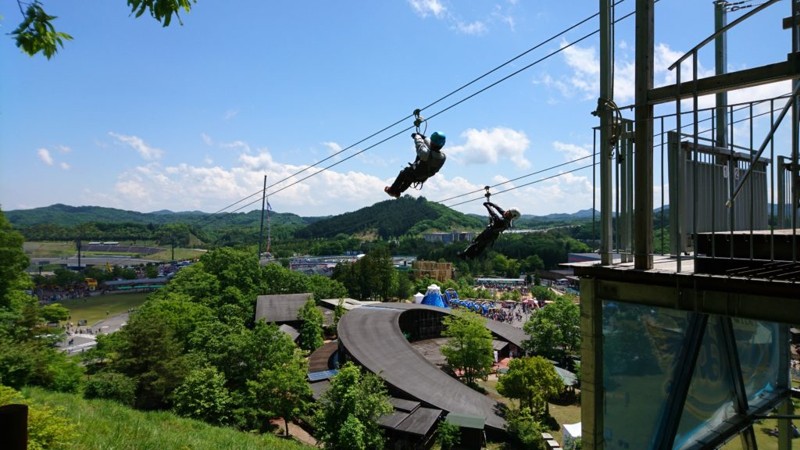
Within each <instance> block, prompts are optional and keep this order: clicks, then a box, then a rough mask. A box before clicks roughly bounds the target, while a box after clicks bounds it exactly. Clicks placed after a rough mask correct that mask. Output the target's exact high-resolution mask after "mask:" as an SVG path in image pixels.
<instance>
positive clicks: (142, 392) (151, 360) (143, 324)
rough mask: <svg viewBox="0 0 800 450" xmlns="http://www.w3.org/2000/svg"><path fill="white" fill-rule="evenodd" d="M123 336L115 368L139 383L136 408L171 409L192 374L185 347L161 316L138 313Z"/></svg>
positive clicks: (114, 363) (137, 384)
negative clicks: (187, 374) (183, 384)
mask: <svg viewBox="0 0 800 450" xmlns="http://www.w3.org/2000/svg"><path fill="white" fill-rule="evenodd" d="M118 333H119V334H120V340H119V348H117V349H116V350H117V360H115V361H114V362H113V363H112V364H111V369H112V370H114V371H117V372H120V373H123V374H125V375H127V376H129V377H131V378H133V379H134V380H135V382H136V407H138V408H142V409H158V408H165V407H168V406H169V405H170V403H171V400H172V399H171V396H172V393H173V392H174V391H175V389H176V388H177V387H178V386H180V384H181V382H182V381H183V378H184V376H185V375H186V373H187V372H188V370H187V369H188V367H187V361H186V358H185V357H184V356H183V355H182V353H183V348H182V346H181V344H180V342H178V340H177V339H175V336H174V332H173V331H172V330H171V329H170V328H169V326H168V324H167V322H166V321H165V320H164V319H162V318H161V317H160V316H158V315H150V314H141V313H138V314H134V315H133V316H132V317H131V320H130V322H129V323H128V325H126V326H125V327H124V328H122V330H120V331H118Z"/></svg>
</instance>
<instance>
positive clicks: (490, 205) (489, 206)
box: [483, 202, 503, 220]
mask: <svg viewBox="0 0 800 450" xmlns="http://www.w3.org/2000/svg"><path fill="white" fill-rule="evenodd" d="M483 206H485V207H486V210H487V211H489V216H490V217H491V218H492V219H494V220H500V218H501V217H502V216H503V210H502V209H500V207H498V206H497V205H495V204H494V203H492V202H483ZM492 208H494V209H496V210H497V211H499V212H500V215H498V214H497V212H495V211H494V209H492Z"/></svg>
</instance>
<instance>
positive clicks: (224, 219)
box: [4, 196, 599, 245]
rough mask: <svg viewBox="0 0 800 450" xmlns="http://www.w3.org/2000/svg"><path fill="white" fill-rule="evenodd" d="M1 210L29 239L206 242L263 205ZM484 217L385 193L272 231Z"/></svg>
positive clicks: (235, 230) (274, 222)
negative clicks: (212, 209) (234, 209)
mask: <svg viewBox="0 0 800 450" xmlns="http://www.w3.org/2000/svg"><path fill="white" fill-rule="evenodd" d="M523 213H524V211H523ZM4 214H5V216H6V217H7V218H8V220H9V222H11V224H12V225H13V226H14V228H16V229H18V230H20V232H22V234H23V235H25V236H26V238H27V239H30V240H42V239H54V240H59V239H67V240H71V239H75V238H77V237H78V235H79V234H78V233H79V232H78V231H77V229H76V227H79V226H83V225H85V224H92V225H93V226H91V227H87V228H85V229H84V231H83V232H82V233H83V237H84V238H85V239H97V240H126V239H156V240H160V241H164V242H167V243H169V239H168V238H169V236H175V235H178V236H187V235H188V234H187V233H188V232H189V231H191V233H192V234H193V235H195V236H197V237H198V238H199V239H200V240H201V241H203V242H209V243H213V244H215V245H231V244H236V243H253V242H257V239H258V235H259V228H260V225H261V211H258V210H255V211H250V212H247V213H244V212H242V213H219V214H211V213H204V212H201V211H184V212H172V211H167V210H161V211H155V212H150V213H141V212H136V211H126V210H122V209H115V208H104V207H100V206H68V205H62V204H56V205H51V206H47V207H43V208H34V209H26V210H13V211H4ZM591 217H592V211H591V210H584V211H578V212H577V213H575V214H550V215H547V216H533V215H526V214H523V216H522V217H521V218H520V219H519V220H517V221H516V223H515V226H516V227H517V228H518V229H525V228H546V227H554V226H563V225H569V224H576V223H583V222H587V221H590V220H591ZM598 219H599V215H598ZM487 220H488V219H487V215H486V214H462V213H460V212H458V211H455V210H453V209H450V208H448V207H446V206H444V205H441V204H439V203H435V202H430V201H428V200H426V199H425V198H424V197H419V198H413V197H411V196H404V197H401V198H399V199H397V200H385V201H382V202H378V203H376V204H374V205H372V206H368V207H364V208H361V209H359V210H357V211H352V212H348V213H344V214H339V215H336V216H327V217H300V216H298V215H297V214H293V213H279V212H275V211H272V212H271V213H270V223H271V232H272V236H273V238H277V239H281V240H286V239H291V238H292V237H295V238H298V239H319V238H332V237H335V236H337V235H342V234H343V235H347V236H352V235H359V234H366V235H370V234H371V235H375V236H379V237H381V238H383V239H387V238H390V237H399V236H404V235H408V234H411V235H418V234H421V233H425V232H434V231H461V230H480V229H482V228H483V227H485V226H486V223H487ZM176 225H179V226H181V227H183V228H182V230H183V231H176V229H175V228H174V227H175V226H176ZM159 228H162V230H159ZM165 239H166V240H165ZM183 241H187V238H184V239H183ZM188 241H191V239H189V240H188ZM188 241H187V242H188ZM179 243H180V241H179Z"/></svg>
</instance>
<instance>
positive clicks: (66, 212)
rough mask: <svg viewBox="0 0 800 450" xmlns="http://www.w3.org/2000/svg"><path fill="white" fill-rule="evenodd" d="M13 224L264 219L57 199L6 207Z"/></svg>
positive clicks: (293, 219) (280, 218) (290, 219)
mask: <svg viewBox="0 0 800 450" xmlns="http://www.w3.org/2000/svg"><path fill="white" fill-rule="evenodd" d="M3 213H4V214H5V215H6V218H7V219H8V221H9V222H11V224H13V225H14V226H15V227H16V228H24V227H28V226H33V225H43V224H58V225H61V226H68V227H69V226H75V225H80V224H84V223H130V224H140V225H149V224H154V225H163V224H171V223H186V224H189V225H192V224H195V223H198V224H201V225H202V224H203V222H206V221H208V222H212V221H214V222H217V221H221V222H224V223H227V224H239V225H252V224H256V225H257V224H258V223H259V222H260V221H261V212H260V211H250V212H247V213H222V214H219V216H222V217H220V218H219V219H210V217H211V216H216V215H215V214H210V213H205V212H202V211H182V212H173V211H169V210H160V211H154V212H149V213H142V212H137V211H127V210H124V209H116V208H106V207H102V206H69V205H63V204H60V203H57V204H55V205H50V206H45V207H42V208H33V209H18V210H13V211H3ZM270 219H271V220H272V221H273V223H276V224H279V225H284V224H285V225H306V224H308V223H311V222H313V221H314V220H318V219H317V218H305V219H304V218H302V217H300V216H298V215H297V214H292V213H276V212H272V213H271V215H270Z"/></svg>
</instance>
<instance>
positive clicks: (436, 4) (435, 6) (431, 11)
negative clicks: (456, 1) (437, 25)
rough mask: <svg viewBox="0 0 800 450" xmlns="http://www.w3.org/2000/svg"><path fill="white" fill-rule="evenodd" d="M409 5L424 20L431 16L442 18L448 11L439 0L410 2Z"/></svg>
mask: <svg viewBox="0 0 800 450" xmlns="http://www.w3.org/2000/svg"><path fill="white" fill-rule="evenodd" d="M408 4H409V5H411V8H412V9H413V10H414V12H415V13H417V14H418V15H419V16H420V17H422V18H423V19H424V18H426V17H428V16H429V15H433V16H434V17H436V18H442V17H443V16H444V14H445V12H446V11H447V8H445V7H444V5H442V2H440V1H439V0H408Z"/></svg>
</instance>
